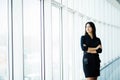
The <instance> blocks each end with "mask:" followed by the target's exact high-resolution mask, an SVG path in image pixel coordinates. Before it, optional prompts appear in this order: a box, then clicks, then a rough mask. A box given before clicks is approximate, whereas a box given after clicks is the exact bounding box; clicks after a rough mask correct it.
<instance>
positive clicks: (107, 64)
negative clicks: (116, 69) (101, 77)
mask: <svg viewBox="0 0 120 80" xmlns="http://www.w3.org/2000/svg"><path fill="white" fill-rule="evenodd" d="M119 59H120V57H117V58H116V59H114V60H113V61H111V62H110V63H108V64H107V65H105V66H104V67H103V68H101V69H100V70H101V71H102V70H103V69H105V68H106V67H108V66H109V65H111V64H112V63H114V62H115V61H117V60H119Z"/></svg>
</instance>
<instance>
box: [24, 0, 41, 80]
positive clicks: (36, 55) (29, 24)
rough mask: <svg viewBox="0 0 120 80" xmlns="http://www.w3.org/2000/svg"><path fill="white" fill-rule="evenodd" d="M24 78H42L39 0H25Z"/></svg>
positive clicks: (36, 79)
mask: <svg viewBox="0 0 120 80" xmlns="http://www.w3.org/2000/svg"><path fill="white" fill-rule="evenodd" d="M23 16H24V22H23V23H24V79H25V80H41V43H40V42H41V30H40V29H41V28H40V2H39V0H24V1H23Z"/></svg>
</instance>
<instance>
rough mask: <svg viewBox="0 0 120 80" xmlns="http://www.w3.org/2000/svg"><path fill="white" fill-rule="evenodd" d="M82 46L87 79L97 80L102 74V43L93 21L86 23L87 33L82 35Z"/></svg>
mask: <svg viewBox="0 0 120 80" xmlns="http://www.w3.org/2000/svg"><path fill="white" fill-rule="evenodd" d="M81 48H82V50H83V51H84V56H83V70H84V74H85V77H86V80H97V77H98V76H100V58H99V54H98V53H101V52H102V45H101V41H100V39H99V38H98V37H97V36H96V28H95V25H94V23H93V22H87V23H86V24H85V35H83V36H82V37H81Z"/></svg>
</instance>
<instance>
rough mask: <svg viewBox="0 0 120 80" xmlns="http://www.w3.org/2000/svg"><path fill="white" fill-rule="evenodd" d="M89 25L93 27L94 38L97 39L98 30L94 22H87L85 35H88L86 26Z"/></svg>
mask: <svg viewBox="0 0 120 80" xmlns="http://www.w3.org/2000/svg"><path fill="white" fill-rule="evenodd" d="M87 24H89V25H90V26H91V27H92V35H93V38H96V28H95V24H94V23H93V22H87V23H86V24H85V35H88V33H87V32H86V26H87Z"/></svg>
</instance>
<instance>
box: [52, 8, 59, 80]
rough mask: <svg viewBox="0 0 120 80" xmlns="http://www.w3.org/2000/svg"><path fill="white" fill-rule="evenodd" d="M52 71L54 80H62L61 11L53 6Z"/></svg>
mask: <svg viewBox="0 0 120 80" xmlns="http://www.w3.org/2000/svg"><path fill="white" fill-rule="evenodd" d="M51 39H52V71H53V80H60V72H61V71H60V68H61V67H60V66H61V65H60V63H61V61H60V60H61V59H60V58H61V53H60V52H61V51H60V9H59V8H57V7H54V6H52V38H51Z"/></svg>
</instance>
